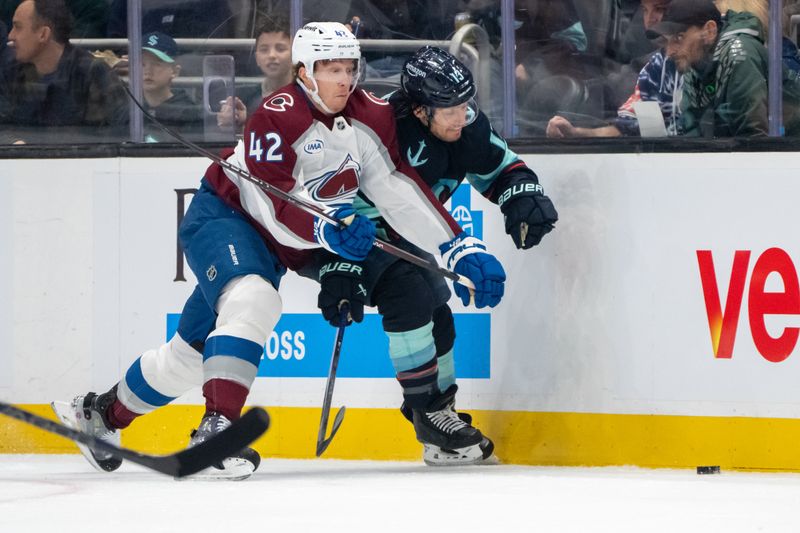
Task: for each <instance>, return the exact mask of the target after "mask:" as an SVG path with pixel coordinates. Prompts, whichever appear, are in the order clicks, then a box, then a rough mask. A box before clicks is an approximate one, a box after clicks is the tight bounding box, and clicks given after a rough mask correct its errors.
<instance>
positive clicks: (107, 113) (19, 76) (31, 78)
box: [0, 45, 127, 141]
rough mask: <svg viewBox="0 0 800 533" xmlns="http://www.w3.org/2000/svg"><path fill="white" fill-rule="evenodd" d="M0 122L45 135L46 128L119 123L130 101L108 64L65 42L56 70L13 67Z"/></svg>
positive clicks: (1, 103)
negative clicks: (43, 71)
mask: <svg viewBox="0 0 800 533" xmlns="http://www.w3.org/2000/svg"><path fill="white" fill-rule="evenodd" d="M0 122H1V123H5V124H13V125H15V126H21V127H23V128H24V127H26V126H28V127H35V128H38V129H39V130H41V132H43V133H46V127H48V126H88V127H91V128H98V127H103V126H115V125H121V124H125V123H126V122H127V99H126V98H125V90H124V89H123V88H122V84H121V83H120V81H119V78H118V77H117V75H116V74H115V73H114V72H112V71H111V69H110V68H109V67H108V65H106V64H105V63H104V62H103V61H100V60H96V59H95V58H94V57H93V56H92V55H91V54H90V53H89V52H87V51H85V50H82V49H79V48H75V47H73V46H70V45H67V46H66V47H65V48H64V53H63V54H62V56H61V60H60V61H59V63H58V67H57V68H56V71H55V72H53V73H52V74H48V75H46V76H39V74H38V73H37V72H36V68H35V67H34V66H33V65H32V64H30V63H25V64H16V65H14V67H13V68H12V70H11V72H10V75H9V78H8V87H7V88H6V91H5V94H4V95H3V97H2V98H0ZM87 129H88V128H87ZM29 134H30V132H29ZM95 134H97V131H96V130H95ZM61 140H62V141H63V137H62V139H61Z"/></svg>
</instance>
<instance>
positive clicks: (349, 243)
mask: <svg viewBox="0 0 800 533" xmlns="http://www.w3.org/2000/svg"><path fill="white" fill-rule="evenodd" d="M292 56H293V60H294V61H295V63H296V72H297V74H296V82H295V83H293V84H290V85H287V86H286V87H283V88H282V89H280V90H278V91H276V92H275V93H273V94H272V95H270V96H268V97H267V98H265V100H264V102H263V104H262V106H261V108H260V109H259V110H258V111H257V112H256V113H254V114H253V115H252V116H251V117H250V118H249V120H248V122H247V124H246V126H245V131H244V141H243V142H240V143H239V144H238V145H237V146H236V148H235V149H234V150H231V151H229V153H228V154H226V157H227V159H228V161H229V162H231V163H234V164H236V165H239V166H240V167H243V168H246V169H247V170H248V171H249V172H250V173H252V174H253V175H255V176H257V177H258V178H260V179H262V180H265V181H267V182H269V183H270V184H272V185H274V186H276V187H279V188H280V189H282V190H284V191H286V192H288V193H290V194H292V195H296V196H300V197H303V198H305V199H307V200H310V201H312V202H315V203H316V204H317V205H319V206H320V207H321V208H323V209H325V210H326V212H328V213H331V214H333V215H334V217H335V218H338V219H341V220H348V219H349V218H350V217H353V218H352V222H350V224H349V225H348V226H346V227H344V228H341V227H339V226H338V225H333V224H329V223H326V222H325V221H323V220H321V219H319V218H317V217H314V216H313V215H311V214H308V213H306V212H305V211H302V210H300V209H299V208H297V207H296V206H294V205H292V204H290V203H288V202H286V201H283V200H280V199H277V198H273V197H271V196H270V195H269V194H267V193H265V192H264V191H263V190H262V189H260V188H259V187H257V186H256V185H254V184H253V183H252V182H250V181H246V180H243V179H242V178H240V177H239V176H238V175H237V174H235V173H232V172H228V171H226V170H224V169H223V168H221V167H220V166H219V165H217V164H212V165H211V166H210V167H209V168H208V170H207V171H206V174H205V177H204V178H203V180H202V182H201V187H200V189H199V191H198V192H197V194H196V195H195V196H194V199H193V200H192V203H191V205H190V207H189V209H188V211H187V213H186V216H185V218H184V220H183V222H182V224H181V227H180V229H179V238H180V241H181V244H182V246H183V249H184V251H185V253H186V258H187V261H188V263H189V266H190V267H191V269H192V271H193V272H194V273H195V276H196V277H197V280H198V284H197V287H196V288H195V290H194V292H193V293H192V295H191V296H190V297H189V299H188V300H187V302H186V304H185V306H184V309H183V313H182V316H181V320H180V323H179V325H178V330H177V333H176V335H175V336H173V337H172V339H170V341H169V342H167V343H166V344H164V345H162V346H160V347H158V348H156V349H153V350H148V351H146V352H145V353H143V354H142V355H141V356H140V357H139V358H138V359H136V361H134V363H133V364H132V365H131V366H130V368H129V369H128V370H127V372H126V373H125V375H124V377H123V378H122V379H121V380H120V381H119V383H117V384H116V385H114V386H113V387H112V388H111V389H110V390H109V391H107V392H105V393H103V394H99V395H98V394H95V393H87V394H82V395H79V396H77V397H76V398H74V400H73V401H72V402H71V403H63V402H62V403H59V402H54V409H55V410H56V412H57V414H58V415H59V417H60V418H61V420H62V421H64V422H65V423H67V424H69V425H71V426H73V427H77V428H78V429H80V430H82V431H85V432H88V433H91V434H93V435H95V436H98V437H100V438H103V439H106V440H109V441H112V442H115V441H117V442H118V439H119V433H120V432H119V430H120V429H122V428H125V427H127V426H128V425H129V424H130V423H131V422H132V421H133V420H135V419H136V418H137V417H139V416H141V415H143V414H146V413H149V412H151V411H153V410H155V409H157V408H158V407H161V406H163V405H166V404H168V403H169V402H171V401H172V400H174V399H175V398H177V397H178V396H181V395H182V394H184V393H185V392H187V391H188V390H189V389H191V388H192V387H195V386H198V385H201V386H202V391H203V396H204V398H205V401H206V412H205V415H204V416H203V419H202V420H201V421H200V425H199V427H198V429H197V430H196V432H195V433H194V434H193V436H192V438H191V441H190V446H191V445H193V444H196V443H198V442H202V441H203V440H205V439H207V438H210V437H211V436H213V435H214V434H216V433H218V432H220V431H221V430H223V429H224V428H225V427H227V426H228V425H229V424H230V421H231V420H234V419H236V418H238V417H239V416H240V412H241V410H242V407H243V406H244V404H245V401H246V399H247V395H248V392H249V390H250V387H251V386H252V384H253V381H254V380H255V377H256V372H257V367H258V364H259V361H260V359H261V355H262V352H263V347H264V344H265V342H266V340H267V339H268V338H269V335H270V333H271V332H272V329H273V327H274V326H275V324H276V323H277V321H278V318H279V317H280V314H281V299H280V296H279V295H278V285H279V282H280V279H281V277H282V275H283V274H284V273H285V271H286V269H287V268H289V269H299V268H301V267H303V266H304V265H307V264H308V263H309V262H310V259H311V254H312V252H313V251H314V250H315V249H318V248H325V249H326V250H328V251H330V252H331V253H333V254H337V255H338V256H341V257H343V258H346V259H349V260H354V261H358V260H362V259H364V258H365V257H366V256H367V254H368V252H369V251H370V250H371V249H372V244H373V242H374V237H375V226H374V224H373V223H372V222H371V221H370V220H369V219H368V218H366V217H364V216H362V215H358V214H356V213H355V211H354V208H353V206H352V203H353V199H354V198H355V197H356V194H358V195H360V196H361V197H362V198H365V199H367V200H368V201H369V202H371V203H372V204H374V205H375V206H376V208H377V209H378V210H379V211H380V212H381V214H382V216H383V217H384V218H385V219H386V220H387V221H389V222H390V223H391V224H392V226H393V227H394V228H395V229H396V231H397V232H399V233H400V234H401V235H403V236H404V237H405V238H406V239H408V241H410V242H412V243H414V244H415V245H416V246H418V247H419V248H421V249H423V250H428V251H431V252H437V253H438V252H441V253H442V258H443V260H444V261H445V264H447V265H448V266H449V267H450V268H451V269H452V270H454V271H455V272H457V273H459V274H463V275H465V276H467V277H468V278H469V279H470V280H471V281H472V282H473V283H474V284H475V286H476V289H475V300H476V301H477V302H481V303H483V304H484V305H485V304H486V303H489V304H490V305H496V304H497V303H498V302H499V301H500V298H501V297H502V294H503V286H504V281H505V273H504V272H503V268H502V266H501V265H500V263H499V262H498V261H497V260H496V259H495V258H494V257H493V256H492V255H490V254H488V253H487V252H486V251H485V247H484V246H483V245H482V243H481V242H480V241H478V240H477V239H473V238H471V237H468V236H466V235H465V234H464V232H463V231H462V229H461V228H460V227H459V226H458V224H457V223H456V222H455V221H454V220H453V219H452V217H450V215H449V214H448V213H447V211H446V210H444V209H443V208H442V207H441V205H440V204H439V203H438V202H437V201H436V199H435V198H434V197H433V196H432V195H431V194H430V191H429V190H428V189H427V188H426V187H424V185H423V184H422V182H421V180H420V179H419V176H418V175H417V174H416V173H415V172H414V170H413V168H412V167H410V166H409V165H408V164H407V163H406V162H405V161H403V160H402V158H401V157H400V155H399V152H398V149H397V138H396V133H395V123H394V117H393V114H392V109H391V107H390V106H389V105H388V103H387V102H385V101H382V100H380V99H378V98H375V97H373V96H371V95H369V94H367V93H366V92H364V91H355V89H356V84H357V80H358V73H359V64H360V49H359V44H358V41H357V40H356V39H355V37H354V36H353V35H352V33H350V32H349V31H348V30H347V29H346V28H345V27H344V26H343V25H341V24H339V23H325V22H322V23H309V24H307V25H306V26H304V27H303V28H301V29H300V30H298V32H297V34H296V35H295V38H294V42H293V46H292ZM82 451H83V452H84V455H86V456H87V458H88V459H89V461H90V462H91V463H92V464H93V465H94V466H95V467H97V468H98V469H100V470H104V471H113V470H115V469H117V468H118V467H119V465H120V462H121V461H120V460H119V459H118V458H116V457H113V456H109V455H107V454H103V453H101V452H94V451H93V450H90V449H83V450H82ZM259 461H260V458H259V456H258V453H257V452H255V450H251V449H247V450H244V451H243V452H242V453H241V454H239V455H238V456H237V457H231V458H228V459H226V460H225V461H223V463H222V464H220V465H218V469H216V470H215V471H213V472H209V473H207V475H209V476H211V477H226V478H230V479H243V478H246V477H248V476H249V475H250V474H251V473H252V472H253V471H254V470H255V469H256V468H257V467H258V463H259Z"/></svg>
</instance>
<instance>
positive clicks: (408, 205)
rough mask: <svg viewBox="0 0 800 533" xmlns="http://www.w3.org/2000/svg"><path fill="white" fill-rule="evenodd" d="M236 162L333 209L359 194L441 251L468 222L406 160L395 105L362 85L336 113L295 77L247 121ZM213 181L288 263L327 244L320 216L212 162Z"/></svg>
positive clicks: (414, 238)
mask: <svg viewBox="0 0 800 533" xmlns="http://www.w3.org/2000/svg"><path fill="white" fill-rule="evenodd" d="M228 162H230V163H231V164H234V165H238V166H240V167H241V168H246V169H247V170H248V171H249V172H250V173H251V174H253V175H254V176H257V177H259V178H261V179H262V180H264V181H267V182H269V183H270V184H271V185H274V186H275V187H277V188H280V189H281V190H283V191H286V192H288V193H290V194H292V195H293V196H296V197H299V198H302V199H304V200H306V201H308V202H311V203H314V204H316V205H318V206H319V207H321V208H322V209H324V210H325V211H326V212H333V211H334V210H335V209H337V208H338V207H341V206H344V205H349V204H352V202H353V199H354V198H355V196H356V194H357V193H358V192H361V195H362V196H364V197H366V199H367V200H368V201H369V202H371V203H373V204H374V205H375V207H376V208H377V209H378V210H379V211H380V213H381V215H382V216H383V217H384V219H386V221H387V222H388V223H389V224H390V225H391V226H392V228H393V229H394V230H395V231H397V232H398V233H399V234H400V235H402V236H403V237H405V238H406V239H407V240H409V241H411V242H412V243H414V244H416V245H417V246H419V247H420V248H422V249H424V250H427V251H430V252H431V253H434V254H438V252H439V245H441V244H443V243H445V242H447V241H449V240H451V239H453V238H454V237H455V236H456V235H457V234H459V233H461V228H460V227H459V225H458V223H456V222H455V221H454V220H453V218H452V217H451V216H450V215H449V214H448V213H447V211H446V210H445V209H444V208H443V207H442V206H441V205H440V204H439V202H437V201H436V199H435V198H434V197H433V196H432V194H431V193H430V190H429V189H428V187H426V186H425V184H424V183H423V182H422V181H421V179H420V178H419V176H418V175H417V173H416V172H415V171H414V169H413V168H412V167H411V166H410V165H408V163H406V162H405V161H404V160H403V159H402V158H401V157H400V153H399V149H398V144H397V136H396V132H395V120H394V115H393V112H392V108H391V106H389V105H388V103H387V102H385V101H383V100H381V99H380V98H377V97H375V96H374V95H372V94H370V93H367V92H365V91H362V90H356V91H355V92H354V93H353V94H352V95H351V96H350V99H349V100H348V103H347V107H345V109H344V110H343V111H342V112H341V113H340V114H338V115H336V116H333V117H329V116H326V115H324V114H322V113H320V112H319V111H317V109H316V108H314V106H313V105H312V104H311V103H310V101H309V99H308V98H307V97H306V95H305V93H304V92H303V90H302V89H301V88H300V87H299V86H298V85H297V84H291V85H287V86H286V87H283V88H282V89H279V90H278V91H276V92H274V93H272V94H271V95H270V96H268V97H267V98H266V99H265V100H264V102H263V103H262V105H261V107H260V108H259V109H258V111H256V112H255V113H254V114H253V115H252V116H251V117H250V118H249V120H248V122H247V125H246V127H245V131H244V138H243V141H240V142H239V143H238V145H237V146H236V148H235V149H234V151H233V154H231V155H230V156H229V157H228ZM206 180H207V181H208V182H209V184H210V185H211V186H212V187H213V188H214V190H215V191H216V192H217V194H218V195H219V196H220V197H221V198H222V199H223V200H224V201H225V202H226V203H228V205H230V206H232V207H234V208H236V209H239V210H241V211H243V212H244V213H245V214H246V215H247V216H248V217H249V218H250V219H251V221H253V222H255V223H256V227H257V228H258V229H259V231H260V232H261V233H262V235H263V236H264V237H265V238H266V239H267V241H268V242H269V243H270V245H271V247H272V249H273V250H274V252H275V253H276V254H277V255H278V258H279V259H280V260H281V262H282V263H283V264H284V265H286V266H287V267H288V268H291V269H296V268H299V267H301V266H303V265H304V264H305V263H306V262H307V261H308V259H309V257H310V252H311V250H312V249H314V248H319V247H320V245H319V244H318V243H317V242H316V240H315V239H314V216H313V215H311V214H309V213H306V212H305V211H302V210H301V209H299V208H298V207H295V206H293V205H292V204H290V203H287V202H285V201H283V200H280V199H277V198H274V197H272V196H270V195H269V194H268V193H266V192H264V191H263V190H262V189H261V188H260V187H258V185H256V184H254V183H252V182H250V181H247V180H245V179H244V178H241V177H239V176H237V175H235V174H234V173H232V172H226V171H225V170H224V169H222V168H221V167H220V166H219V165H217V164H213V165H211V167H209V169H208V171H207V172H206Z"/></svg>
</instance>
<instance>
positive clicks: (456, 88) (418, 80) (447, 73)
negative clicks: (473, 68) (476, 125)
mask: <svg viewBox="0 0 800 533" xmlns="http://www.w3.org/2000/svg"><path fill="white" fill-rule="evenodd" d="M400 86H401V87H402V88H403V91H404V92H405V93H406V95H407V96H408V98H409V100H411V102H413V103H414V104H419V105H424V106H429V107H453V106H457V105H460V104H463V103H464V102H468V101H470V100H471V99H472V97H473V96H475V82H474V81H473V79H472V73H471V72H470V71H469V69H468V68H467V67H466V66H464V64H463V63H462V62H461V61H459V60H458V59H456V58H455V56H453V55H452V54H450V53H449V52H446V51H444V50H442V49H441V48H436V47H435V46H425V47H423V48H420V49H419V50H417V52H416V53H415V54H414V55H413V56H411V58H409V60H408V61H406V62H405V64H404V65H403V71H402V72H401V73H400Z"/></svg>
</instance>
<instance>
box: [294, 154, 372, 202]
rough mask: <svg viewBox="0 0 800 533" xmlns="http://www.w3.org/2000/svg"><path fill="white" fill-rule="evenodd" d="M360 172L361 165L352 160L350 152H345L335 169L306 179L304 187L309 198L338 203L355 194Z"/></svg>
mask: <svg viewBox="0 0 800 533" xmlns="http://www.w3.org/2000/svg"><path fill="white" fill-rule="evenodd" d="M360 174H361V165H359V164H358V163H357V162H356V161H355V160H353V158H352V157H351V156H350V154H347V157H346V158H345V160H344V161H343V162H342V164H341V165H339V168H337V169H336V170H331V171H330V172H326V173H325V174H323V175H322V176H320V177H318V178H312V179H310V180H308V181H306V189H308V192H309V194H310V195H311V198H313V199H314V200H316V201H318V202H322V203H326V204H335V203H340V202H341V201H342V200H350V199H352V198H353V197H354V196H355V195H356V191H358V183H359V175H360Z"/></svg>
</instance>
